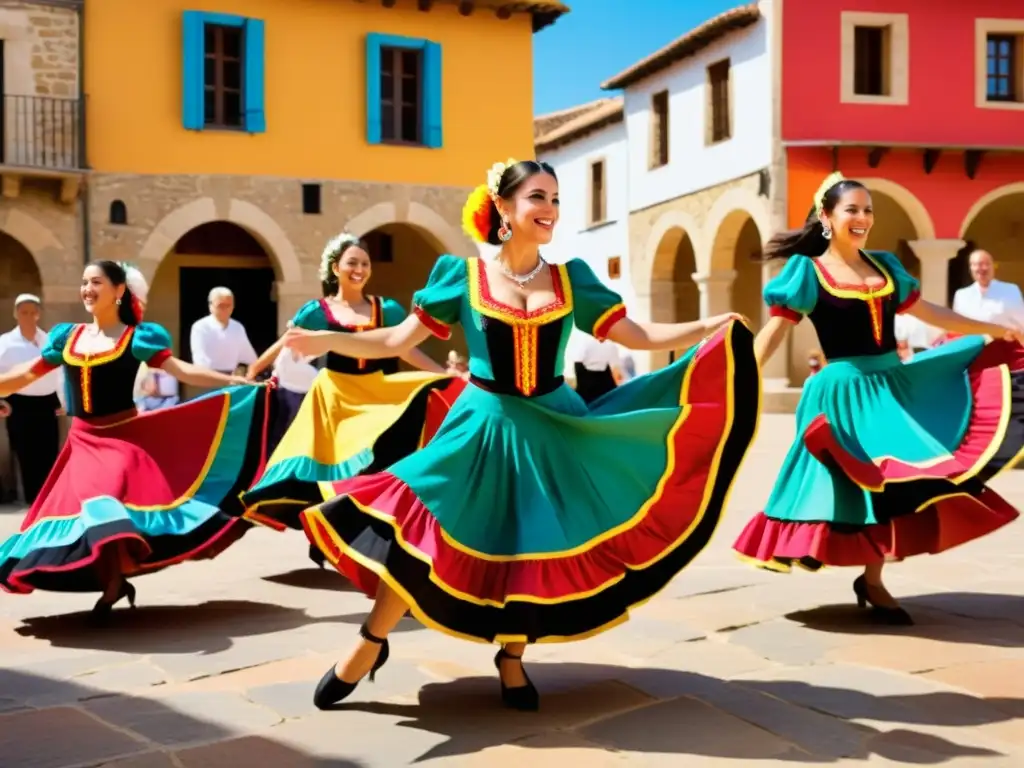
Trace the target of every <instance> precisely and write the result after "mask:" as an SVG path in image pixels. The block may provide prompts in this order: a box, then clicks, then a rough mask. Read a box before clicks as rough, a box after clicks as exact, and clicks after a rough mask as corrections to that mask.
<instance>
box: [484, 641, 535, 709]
mask: <svg viewBox="0 0 1024 768" xmlns="http://www.w3.org/2000/svg"><path fill="white" fill-rule="evenodd" d="M502 659H516V660H517V661H518V662H519V663H520V664H522V663H523V657H522V656H513V655H512V654H511V653H509V652H508V651H506V650H505V648H504V647H502V648H499V649H498V653H497V655H495V657H494V666H495V667H496V668H497V670H498V680H499V682H500V683H501V703H502V704H504V705H505V706H506V707H508V708H509V709H518V710H519V711H520V712H536V711H537V710H538V709H540V694H539V693H537V689H536V688H535V687H534V685H533V682H532V681H531V680H530V676H529V675H527V674H526V668H525V667H524V668H523V677H525V678H526V685H519V686H516V687H515V688H510V687H509V686H507V685H505V681H504V680H502V679H501V662H502Z"/></svg>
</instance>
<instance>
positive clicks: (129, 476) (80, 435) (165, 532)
mask: <svg viewBox="0 0 1024 768" xmlns="http://www.w3.org/2000/svg"><path fill="white" fill-rule="evenodd" d="M269 396H270V389H269V388H268V387H265V386H258V387H255V386H241V387H230V388H228V389H224V390H219V391H217V392H214V393H211V394H208V395H204V396H203V397H201V398H199V399H196V400H192V401H190V402H188V403H184V404H183V405H178V406H174V407H172V408H165V409H161V410H158V411H151V412H148V413H144V414H141V415H138V416H134V417H130V418H122V419H120V420H118V421H115V422H110V421H109V420H108V421H107V422H106V423H104V422H103V421H101V420H97V421H95V422H93V421H90V422H86V421H84V420H82V419H74V420H73V421H72V424H71V429H70V431H69V434H68V439H67V441H66V442H65V444H64V448H63V449H62V450H61V453H60V455H59V456H58V458H57V463H56V465H55V466H54V468H53V471H52V472H51V473H50V476H49V478H48V479H47V481H46V484H45V485H44V486H43V489H42V491H41V492H40V494H39V497H38V498H37V499H36V502H35V503H34V504H33V505H32V507H31V508H30V509H29V511H28V514H27V515H26V516H25V520H24V521H23V523H22V526H21V531H20V532H19V533H16V534H15V535H13V536H11V537H10V538H9V539H7V540H6V541H5V542H3V544H0V587H3V588H4V589H5V590H7V591H9V592H31V591H32V590H33V589H44V590H51V591H59V592H96V591H100V590H102V589H103V587H104V586H105V585H103V584H100V582H99V579H98V577H97V574H96V573H95V569H94V568H93V567H92V566H93V564H94V563H95V562H96V560H98V559H99V558H100V557H101V555H102V554H103V552H104V550H105V549H106V548H108V547H110V546H114V545H118V544H123V545H124V548H123V551H122V554H121V556H120V558H119V559H120V561H121V564H122V568H123V569H124V571H125V575H127V576H131V575H134V574H139V573H150V572H152V571H157V570H160V569H162V568H165V567H167V566H169V565H172V564H174V563H178V562H181V561H183V560H197V559H207V558H212V557H215V556H216V555H218V554H220V552H222V551H223V550H224V549H226V548H227V547H228V546H229V545H230V544H232V543H233V542H234V541H236V540H237V539H239V538H240V537H241V536H242V535H243V534H244V533H245V531H246V530H247V529H248V528H250V527H251V526H250V525H249V524H248V523H246V522H245V521H244V520H241V519H240V515H241V504H240V502H239V500H238V495H239V493H240V492H241V491H242V490H244V489H245V488H246V487H247V486H248V485H249V484H250V483H252V481H253V479H255V477H257V476H258V474H259V472H260V471H261V469H262V463H263V462H264V461H265V458H266V456H265V454H264V447H265V445H266V432H267V426H268V421H269V418H270V414H269Z"/></svg>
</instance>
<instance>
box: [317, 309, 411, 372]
mask: <svg viewBox="0 0 1024 768" xmlns="http://www.w3.org/2000/svg"><path fill="white" fill-rule="evenodd" d="M369 300H370V306H371V316H370V322H369V323H367V324H366V325H360V326H354V325H342V324H341V323H339V322H338V321H337V320H335V318H334V315H333V314H332V313H331V311H330V310H329V308H328V307H327V305H326V303H324V304H323V313H324V317H325V319H326V322H327V329H328V330H331V331H337V332H338V333H359V332H360V331H368V330H372V329H374V328H383V327H384V308H383V303H382V301H381V298H380V297H379V296H371V297H369ZM326 366H327V370H329V371H334V372H335V373H345V374H348V375H350V376H361V375H364V374H368V373H377V372H378V371H379V372H380V373H385V374H391V373H398V358H397V357H386V358H382V359H380V360H360V359H358V358H355V357H346V356H345V355H339V354H338V353H336V352H328V353H327V356H326Z"/></svg>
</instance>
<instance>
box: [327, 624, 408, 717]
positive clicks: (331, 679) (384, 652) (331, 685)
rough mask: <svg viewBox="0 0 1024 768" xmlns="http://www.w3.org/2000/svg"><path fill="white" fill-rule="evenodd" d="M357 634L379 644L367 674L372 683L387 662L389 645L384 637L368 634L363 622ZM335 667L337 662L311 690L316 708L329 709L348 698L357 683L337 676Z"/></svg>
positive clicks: (389, 651)
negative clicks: (378, 649)
mask: <svg viewBox="0 0 1024 768" xmlns="http://www.w3.org/2000/svg"><path fill="white" fill-rule="evenodd" d="M359 634H360V635H362V637H363V639H364V640H368V641H369V642H371V643H376V644H377V645H379V646H380V651H378V652H377V660H376V661H375V662H373V666H372V667H370V672H369V674H368V677H369V678H370V682H371V683H372V682H373V681H374V678H375V676H376V675H377V670H378V669H380V668H381V667H383V666H384V665H385V664H386V663H387V660H388V656H390V655H391V646H390V645H389V644H388V639H387V638H386V637H385V638H380V637H376V636H375V635H372V634H370V630H368V629H367V628H366V625H365V624H363V626H361V627H360V628H359ZM336 667H337V664H335V665H334V666H332V667H331V668H330V669H328V670H327V673H326V674H325V675H324V676H323V677H322V678H320V682H319V683H318V684H317V686H316V691H314V692H313V704H314V705H316V708H317V709H330V708H331V707H332V706H334V705H335V704H337V703H338V702H340V701H343V700H344V699H346V698H348V697H349V696H350V695H351V693H352V691H354V690H355V689H356V687H357V686H358V685H359V682H360V681H359V680H357V681H356V682H354V683H347V682H345V681H344V680H342V679H341V678H340V677H338V675H337V673H336V672H335V671H334V670H335V668H336Z"/></svg>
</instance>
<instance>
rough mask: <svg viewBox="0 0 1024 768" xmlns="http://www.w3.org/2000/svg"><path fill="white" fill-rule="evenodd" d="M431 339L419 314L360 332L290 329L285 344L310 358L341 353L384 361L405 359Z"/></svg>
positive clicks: (285, 337) (286, 334) (285, 336)
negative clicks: (389, 324) (382, 359)
mask: <svg viewBox="0 0 1024 768" xmlns="http://www.w3.org/2000/svg"><path fill="white" fill-rule="evenodd" d="M429 336H430V330H429V329H428V328H427V327H426V326H425V325H424V324H423V323H422V322H420V319H419V318H418V317H417V316H416V315H409V316H408V317H407V318H405V320H403V321H402V322H401V323H399V324H398V325H394V326H391V327H388V328H375V329H373V330H372V331H362V332H360V333H340V332H338V331H307V330H305V329H304V328H290V329H289V330H288V332H287V333H285V335H284V345H285V346H286V347H287V348H289V349H294V350H295V351H296V352H298V353H299V354H300V355H305V356H307V357H320V355H324V354H327V353H328V352H337V353H338V354H339V355H345V356H346V357H356V358H362V359H364V360H380V359H381V358H384V357H403V356H404V355H406V354H408V353H409V352H410V351H411V350H413V349H415V348H416V347H418V346H419V345H420V344H422V343H423V342H424V341H426V340H427V338H428V337H429ZM413 365H415V363H413Z"/></svg>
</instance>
